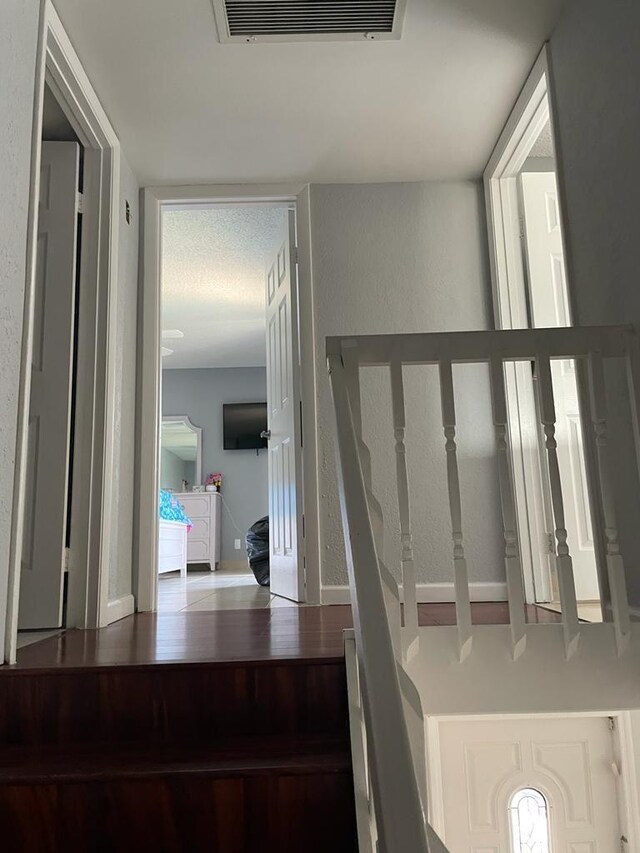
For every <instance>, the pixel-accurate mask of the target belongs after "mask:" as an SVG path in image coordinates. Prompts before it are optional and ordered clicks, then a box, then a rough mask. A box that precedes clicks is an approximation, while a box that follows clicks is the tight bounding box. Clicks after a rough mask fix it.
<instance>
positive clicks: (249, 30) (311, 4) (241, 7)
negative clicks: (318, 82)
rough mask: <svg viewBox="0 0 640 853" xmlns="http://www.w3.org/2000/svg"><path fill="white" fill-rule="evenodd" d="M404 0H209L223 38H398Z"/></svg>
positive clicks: (308, 39) (244, 39)
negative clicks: (211, 2) (211, 0)
mask: <svg viewBox="0 0 640 853" xmlns="http://www.w3.org/2000/svg"><path fill="white" fill-rule="evenodd" d="M405 2H406V0H213V5H214V10H215V13H216V19H217V22H218V30H219V34H220V40H221V41H245V42H246V41H298V40H304V41H316V40H320V41H322V40H335V39H344V38H346V39H354V38H358V39H362V38H363V37H366V38H369V39H372V40H375V39H376V38H399V24H400V12H401V11H403V10H404V5H405Z"/></svg>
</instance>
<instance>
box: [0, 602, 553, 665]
mask: <svg viewBox="0 0 640 853" xmlns="http://www.w3.org/2000/svg"><path fill="white" fill-rule="evenodd" d="M418 609H419V619H420V624H421V625H425V626H426V625H455V621H456V619H455V605H454V604H452V603H440V604H420V605H418ZM471 610H472V618H473V621H474V623H476V624H479V625H480V624H488V625H503V624H507V623H508V621H509V610H508V606H507V604H506V603H503V602H475V603H473V604H472V605H471ZM560 620H561V616H560V615H559V614H558V613H553V612H551V611H548V610H544V609H543V608H541V607H534V606H527V621H528V622H530V623H531V622H559V621H560ZM352 624H353V623H352V620H351V608H350V607H349V606H348V605H333V606H330V607H329V606H325V607H286V608H285V607H283V608H275V609H270V608H258V609H253V610H211V611H201V612H190V613H182V612H179V613H162V614H154V613H139V614H136V615H135V616H129V617H127V618H126V619H121V620H120V621H119V622H114V623H113V624H112V625H109V626H108V627H107V628H101V629H100V630H98V631H67V632H65V633H64V634H61V635H59V636H57V637H52V638H51V639H48V640H42V641H41V642H39V643H34V644H33V645H32V646H26V647H25V648H23V649H20V650H19V652H18V663H17V665H16V666H15V667H5V668H4V669H0V678H2V676H3V675H6V674H8V673H10V672H14V673H15V672H16V670H22V669H44V670H46V669H50V668H58V667H63V668H77V667H87V666H90V667H91V666H100V667H104V666H135V665H149V664H156V663H164V664H166V663H183V664H184V663H198V662H203V661H218V662H225V661H226V662H231V661H254V662H267V661H276V660H287V661H300V660H315V659H317V658H323V659H330V660H341V659H342V657H343V654H344V649H343V631H344V629H345V628H350V627H351V626H352Z"/></svg>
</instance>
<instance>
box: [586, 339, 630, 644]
mask: <svg viewBox="0 0 640 853" xmlns="http://www.w3.org/2000/svg"><path fill="white" fill-rule="evenodd" d="M589 391H590V400H591V420H592V422H593V429H594V432H595V443H596V453H597V457H598V471H599V474H600V492H601V495H602V510H603V515H604V541H605V550H606V559H607V574H608V577H609V589H610V591H611V607H612V610H613V621H614V624H615V631H616V645H617V648H618V654H619V655H620V654H622V652H623V651H626V650H627V649H628V648H629V641H630V638H631V619H630V616H629V601H628V598H627V583H626V579H625V574H624V561H623V559H622V555H621V554H620V546H619V544H618V525H617V522H616V513H615V507H614V502H613V489H612V486H611V465H610V459H609V444H608V436H607V399H606V393H605V385H604V369H603V363H602V354H601V353H599V352H592V353H590V354H589Z"/></svg>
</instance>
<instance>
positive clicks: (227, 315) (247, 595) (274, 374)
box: [138, 188, 319, 610]
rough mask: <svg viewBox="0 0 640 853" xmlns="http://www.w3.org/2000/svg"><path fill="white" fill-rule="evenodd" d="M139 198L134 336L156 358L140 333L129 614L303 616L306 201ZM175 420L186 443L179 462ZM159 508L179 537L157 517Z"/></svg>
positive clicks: (306, 572)
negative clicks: (132, 608) (141, 409)
mask: <svg viewBox="0 0 640 853" xmlns="http://www.w3.org/2000/svg"><path fill="white" fill-rule="evenodd" d="M189 189H190V192H191V193H193V192H194V188H189ZM245 192H246V190H245ZM146 193H147V204H148V205H149V206H152V207H153V209H154V211H155V212H157V214H158V218H157V219H155V218H154V220H153V227H152V228H150V229H148V231H151V232H153V235H150V234H149V233H147V237H150V236H152V238H153V242H154V244H156V240H157V254H156V253H155V251H154V252H153V257H154V259H157V265H156V266H155V268H154V269H153V270H149V267H148V263H147V258H148V257H149V255H148V254H147V247H148V245H149V241H147V242H146V244H145V246H146V247H145V288H144V308H143V325H144V326H145V327H146V328H147V329H149V331H150V332H151V333H153V332H154V331H155V340H156V343H157V350H156V352H155V353H154V354H151V352H150V347H151V343H150V341H151V337H152V334H146V335H145V333H144V330H143V336H144V338H145V341H146V342H148V343H145V347H144V352H143V361H144V360H145V359H146V360H147V362H148V363H147V365H146V367H145V364H143V365H142V376H143V377H145V376H147V377H148V379H149V383H150V384H152V383H153V378H154V377H153V372H156V374H155V375H156V381H155V383H153V384H154V388H155V389H156V392H155V393H156V400H157V404H156V405H157V408H156V417H155V419H154V420H155V424H154V426H153V427H152V425H151V420H150V419H149V420H147V419H146V418H145V417H144V415H143V416H142V422H143V423H149V429H148V431H145V432H144V434H143V435H142V436H141V439H142V448H143V452H142V453H141V454H140V457H139V459H140V463H141V471H140V481H139V482H140V483H141V484H142V488H141V490H140V495H139V509H140V519H141V524H140V543H139V545H140V547H139V552H138V553H139V559H138V609H155V608H156V607H157V608H158V609H159V610H167V609H173V610H175V609H180V610H182V609H187V610H208V609H218V608H219V607H222V608H227V607H233V608H244V607H254V606H258V607H267V606H286V605H287V604H291V603H299V602H305V603H310V602H314V601H315V600H317V598H318V597H319V595H318V593H319V571H318V572H317V574H316V566H317V565H318V564H317V561H316V559H315V555H314V545H313V541H314V538H315V536H317V526H316V525H315V524H312V525H311V528H312V530H311V533H312V535H311V537H310V538H311V542H309V537H308V536H306V535H305V534H307V532H308V525H307V527H306V529H305V516H306V514H307V511H308V507H309V506H310V505H311V515H312V518H313V515H314V513H315V511H316V510H315V506H314V505H315V500H314V498H315V495H314V494H313V488H314V486H315V483H316V477H315V464H314V463H315V457H313V458H312V459H311V460H309V458H308V455H307V451H308V450H310V449H312V448H314V447H315V440H314V439H315V435H314V433H313V429H314V428H310V424H308V422H307V418H306V417H305V416H304V415H306V412H307V411H310V413H311V412H313V411H314V406H315V399H313V401H312V403H313V405H311V406H310V408H309V410H308V409H307V408H306V400H307V399H308V397H309V394H308V392H306V393H305V384H306V383H305V380H304V374H305V370H306V372H307V373H308V372H309V362H308V359H309V358H311V359H312V358H313V354H312V341H313V334H312V333H311V335H310V336H307V335H303V334H300V333H299V329H300V328H301V327H305V328H306V324H307V323H308V321H309V319H310V318H311V317H312V312H311V310H310V308H311V306H310V305H309V302H308V296H309V290H310V288H309V270H310V264H309V261H308V254H307V249H306V247H308V245H309V243H308V204H305V202H308V199H306V198H303V199H302V205H301V199H299V198H298V193H295V194H293V195H292V196H289V197H288V198H287V197H286V196H285V197H284V198H283V197H275V198H273V197H271V198H268V197H267V198H265V197H262V198H260V197H258V198H256V197H255V196H253V197H251V196H252V195H253V194H251V193H248V195H249V198H246V197H245V198H243V193H242V191H241V192H240V197H239V198H238V197H236V198H235V199H228V198H224V197H223V198H220V197H218V198H215V196H214V197H213V198H211V199H207V200H206V201H203V200H201V199H197V200H196V199H193V198H191V199H189V198H188V197H187V198H184V197H182V198H180V196H178V193H180V190H179V189H178V190H169V189H168V190H160V191H150V190H148V191H146ZM156 193H159V194H162V195H171V194H175V195H174V199H170V198H165V199H163V201H160V200H159V199H158V196H157V195H156ZM212 195H213V194H212ZM304 195H305V196H306V192H305V193H304ZM175 196H178V197H177V198H175ZM300 208H302V211H301V212H300ZM305 210H306V212H307V215H306V216H305ZM147 222H149V220H148V219H147V218H145V228H146V224H147ZM146 230H147V229H146ZM147 271H149V272H150V275H147V274H146V273H147ZM154 304H155V307H154V308H153V309H152V306H153V305H154ZM152 311H153V315H152ZM147 319H148V321H149V323H148V324H147ZM149 327H151V328H149ZM305 361H306V365H305ZM143 384H144V379H143ZM143 396H144V395H143ZM150 396H151V395H148V397H147V399H146V402H147V405H148V409H146V407H145V410H147V411H148V412H149V414H150V415H151V403H150ZM303 413H304V415H303ZM178 421H179V422H181V424H182V426H181V427H180V429H183V428H184V427H186V428H187V429H188V430H189V432H190V436H191V438H188V440H187V441H186V444H184V446H182V447H179V446H178V445H179V444H181V443H184V442H183V439H184V438H185V437H186V434H185V436H183V438H182V439H179V440H178V439H177V438H176V436H175V430H176V428H177V427H176V424H177V422H178ZM151 429H153V434H152V432H151ZM172 434H173V435H172ZM307 436H309V437H310V445H309V444H307ZM172 443H173V445H174V448H173V451H172V450H171V448H170V445H171V444H172ZM187 445H188V446H187ZM147 446H148V448H149V450H150V453H149V454H148V456H147V455H146V454H145V452H144V449H145V448H146V447H147ZM167 451H168V452H167ZM169 454H171V455H169ZM173 457H176V458H173ZM152 460H153V461H154V462H155V465H153V470H149V469H150V468H151V465H150V464H149V467H148V468H147V466H146V465H145V461H146V462H147V463H151V462H152ZM176 463H177V464H176ZM146 471H149V474H150V475H151V477H150V478H149V477H147V476H145V474H144V473H143V472H146ZM187 471H188V472H189V473H187ZM303 471H304V476H303ZM150 481H151V482H153V481H155V483H154V487H153V491H152V490H151V487H150V485H151V482H150ZM155 484H157V493H158V495H159V496H160V497H159V498H158V497H157V495H156V488H155ZM167 493H169V495H170V498H171V499H172V503H173V505H174V509H177V510H178V511H179V512H182V513H183V518H182V521H183V525H184V524H186V526H187V531H186V534H185V533H184V532H183V531H181V530H180V529H178V528H176V529H175V530H170V529H169V527H170V526H171V525H170V523H169V522H170V521H171V520H170V519H169V520H168V519H166V518H163V517H162V515H163V513H162V512H161V506H160V505H159V502H158V501H160V503H162V502H166V501H167ZM176 504H177V507H176ZM170 512H171V511H170ZM150 515H151V519H150V518H149V516H150ZM149 521H151V523H152V528H154V529H155V531H156V533H155V535H153V534H152V536H153V539H152V536H146V535H145V528H147V529H149ZM176 521H177V520H176ZM169 540H172V543H171V544H170V543H169ZM176 540H179V541H176ZM247 543H248V545H249V550H250V552H251V553H250V554H248V553H247ZM265 546H266V549H267V554H266V555H264V554H262V555H261V553H260V552H261V549H262V550H264V549H265ZM169 551H171V552H172V553H173V556H172V557H171V558H169ZM152 554H153V556H152ZM183 554H184V555H185V556H183ZM249 556H251V563H252V565H253V568H254V569H256V571H255V572H253V571H252V570H251V568H250V565H249V560H248V557H249ZM261 556H262V559H261ZM264 556H266V557H267V560H265V559H264ZM256 557H257V559H255V558H256ZM267 563H268V569H267V573H266V576H265V571H264V570H265V564H267ZM316 587H317V588H318V592H316Z"/></svg>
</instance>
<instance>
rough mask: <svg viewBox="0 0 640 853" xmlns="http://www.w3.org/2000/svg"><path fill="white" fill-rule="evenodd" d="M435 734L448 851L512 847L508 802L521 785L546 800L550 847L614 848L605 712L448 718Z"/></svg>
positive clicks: (577, 850) (576, 851) (589, 851)
mask: <svg viewBox="0 0 640 853" xmlns="http://www.w3.org/2000/svg"><path fill="white" fill-rule="evenodd" d="M439 735H440V764H441V767H442V785H443V806H444V808H443V819H444V834H445V838H444V842H445V844H446V845H447V848H448V849H449V850H450V853H468V851H473V853H511V851H512V846H511V841H510V828H509V804H510V802H511V800H512V797H513V795H514V794H515V793H516V792H517V791H519V790H522V789H523V788H534V789H536V790H538V791H539V792H540V793H541V794H542V795H543V796H544V798H545V800H546V802H547V807H548V816H549V829H550V839H551V850H553V851H554V853H559V851H566V853H617V851H619V850H620V825H619V817H618V795H617V787H618V785H617V776H616V767H617V765H616V764H615V758H614V744H613V734H612V732H611V730H610V726H609V720H608V719H607V718H603V717H574V718H532V717H529V718H521V719H513V718H512V719H500V720H464V721H447V722H442V723H441V724H440V726H439Z"/></svg>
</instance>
